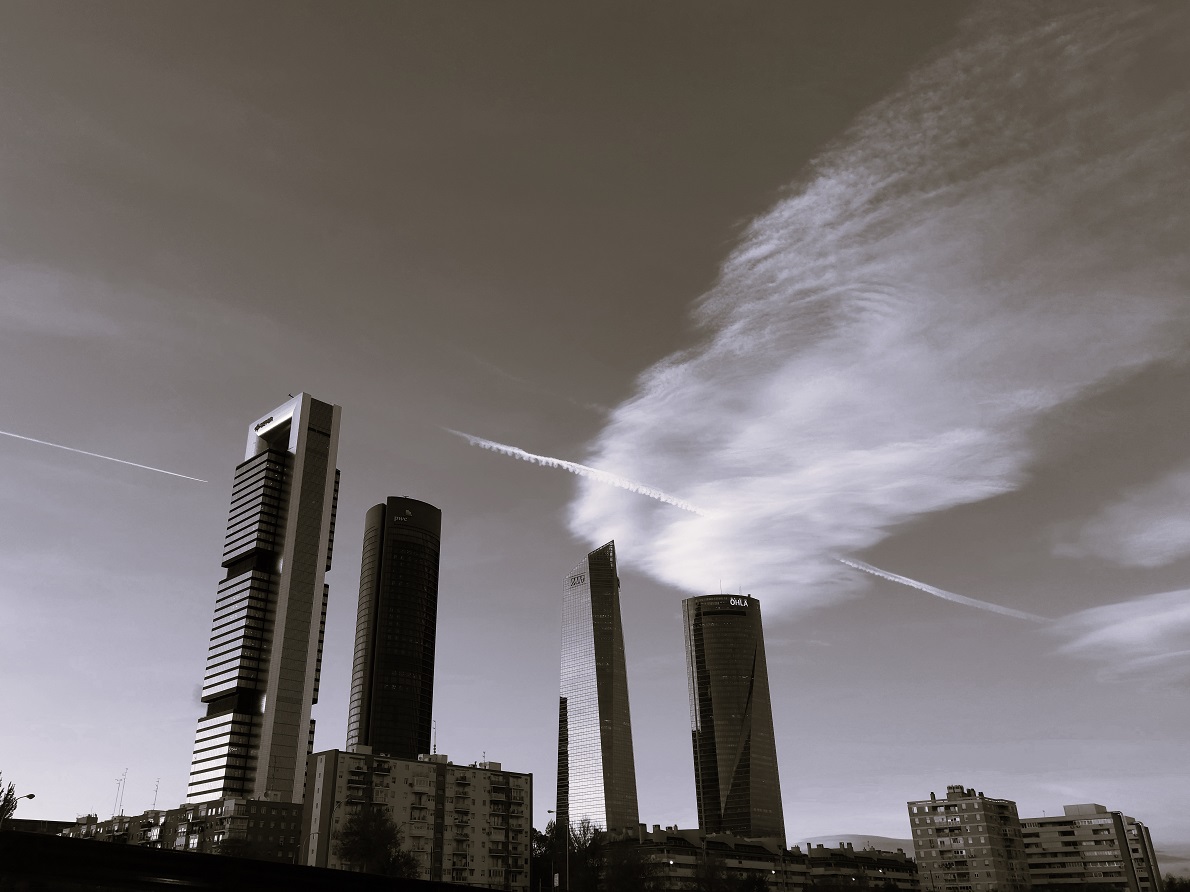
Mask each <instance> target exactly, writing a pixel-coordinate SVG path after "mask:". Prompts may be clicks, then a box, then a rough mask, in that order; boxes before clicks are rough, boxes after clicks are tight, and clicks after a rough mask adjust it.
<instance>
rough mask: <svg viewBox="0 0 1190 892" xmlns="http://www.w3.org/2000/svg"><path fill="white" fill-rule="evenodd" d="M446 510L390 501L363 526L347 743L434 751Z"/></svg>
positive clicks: (410, 753)
mask: <svg viewBox="0 0 1190 892" xmlns="http://www.w3.org/2000/svg"><path fill="white" fill-rule="evenodd" d="M441 534H442V512H441V511H440V510H439V509H438V508H435V507H434V506H433V505H430V504H427V503H426V502H420V501H418V500H417V499H409V498H405V497H404V496H402V497H399V498H398V497H392V498H389V499H388V501H387V502H385V504H383V505H376V506H375V507H373V508H372V509H371V510H370V511H368V514H367V518H366V520H365V522H364V549H363V561H362V564H361V567H360V582H359V610H358V613H357V614H356V622H355V663H354V665H353V667H352V673H351V706H350V712H349V714H348V718H347V745H348V747H349V748H350V747H352V746H354V745H357V744H362V745H365V746H370V747H371V748H372V752H374V753H384V754H386V755H389V756H398V757H401V758H406V759H415V758H417V756H418V755H420V754H421V753H428V752H430V736H431V730H432V713H433V707H434V640H435V633H436V629H437V622H438V555H439V545H440V541H441Z"/></svg>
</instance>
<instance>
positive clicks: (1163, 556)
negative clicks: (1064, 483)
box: [1054, 465, 1190, 567]
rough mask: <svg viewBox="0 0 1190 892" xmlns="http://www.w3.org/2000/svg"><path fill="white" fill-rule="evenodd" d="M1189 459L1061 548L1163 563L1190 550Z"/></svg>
mask: <svg viewBox="0 0 1190 892" xmlns="http://www.w3.org/2000/svg"><path fill="white" fill-rule="evenodd" d="M1187 505H1190V465H1186V466H1183V467H1182V468H1179V469H1177V470H1175V471H1171V472H1170V473H1168V474H1166V475H1164V476H1163V477H1161V478H1160V479H1158V480H1155V481H1153V482H1151V483H1148V484H1146V485H1144V486H1139V487H1135V488H1133V489H1130V490H1128V491H1127V492H1125V493H1124V494H1123V496H1122V497H1121V498H1120V499H1119V500H1118V501H1116V502H1114V503H1112V504H1110V505H1107V506H1106V507H1104V508H1103V509H1102V510H1100V511H1099V513H1098V514H1096V515H1095V516H1094V517H1092V518H1091V519H1090V520H1089V521H1087V522H1086V523H1085V524H1084V525H1083V527H1082V529H1081V530H1079V532H1078V534H1077V535H1076V536H1075V537H1074V538H1073V541H1069V542H1060V543H1059V544H1058V545H1056V546H1055V548H1054V551H1055V553H1056V554H1060V555H1064V556H1066V557H1086V556H1088V555H1095V556H1097V557H1101V558H1103V559H1105V560H1109V561H1113V562H1115V563H1117V564H1122V565H1123V566H1125V567H1160V566H1164V565H1165V564H1169V563H1172V562H1173V561H1176V560H1178V559H1180V558H1184V557H1186V556H1187V555H1190V514H1188V513H1187V510H1186V506H1187Z"/></svg>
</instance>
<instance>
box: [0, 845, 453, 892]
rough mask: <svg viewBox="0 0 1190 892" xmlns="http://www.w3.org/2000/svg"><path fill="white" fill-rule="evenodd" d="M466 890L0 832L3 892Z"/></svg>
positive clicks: (224, 857) (142, 848)
mask: <svg viewBox="0 0 1190 892" xmlns="http://www.w3.org/2000/svg"><path fill="white" fill-rule="evenodd" d="M469 888H473V887H469V886H459V885H456V884H454V883H433V882H428V881H425V880H395V879H388V878H386V877H378V876H368V875H365V874H359V873H348V872H346V871H342V870H324V869H323V868H319V867H299V866H297V865H293V864H274V863H270V862H268V861H251V860H249V859H247V858H230V857H227V856H224V855H203V854H199V853H196V852H174V851H169V850H166V849H149V848H144V847H143V846H130V845H121V844H119V843H111V842H99V841H96V840H91V839H67V838H66V837H61V836H45V835H43V834H38V833H21V832H19V831H12V830H5V831H3V832H0V892H83V890H86V892H123V890H165V889H168V890H170V892H197V890H205V889H219V890H245V892H247V890H252V892H274V890H276V892H282V890H285V892H290V890H292V892H307V890H309V892H313V890H321V889H328V890H329V889H334V890H336V892H356V890H358V892H380V890H386V892H452V890H455V892H457V890H459V889H469Z"/></svg>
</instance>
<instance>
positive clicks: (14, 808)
mask: <svg viewBox="0 0 1190 892" xmlns="http://www.w3.org/2000/svg"><path fill="white" fill-rule="evenodd" d="M36 798H37V794H36V793H26V794H25V795H24V796H16V797H14V798H13V800H12V811H11V812H9V816H11V815H14V814H16V811H17V803H18V802H20V801H21V800H22V799H36ZM5 820H7V818H4V819H0V830H3V829H4V821H5Z"/></svg>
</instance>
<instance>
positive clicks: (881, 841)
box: [794, 833, 913, 856]
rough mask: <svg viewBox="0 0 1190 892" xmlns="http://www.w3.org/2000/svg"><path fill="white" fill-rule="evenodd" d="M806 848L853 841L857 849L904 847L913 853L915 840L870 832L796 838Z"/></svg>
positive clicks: (829, 847)
mask: <svg viewBox="0 0 1190 892" xmlns="http://www.w3.org/2000/svg"><path fill="white" fill-rule="evenodd" d="M794 842H795V843H797V844H798V845H801V846H802V848H803V849H804V848H805V846H806V844H807V843H809V844H810V845H815V846H816V845H819V844H821V845H824V846H826V847H827V848H828V849H834V848H837V847H838V845H839V843H851V846H852V848H855V849H880V850H881V851H883V852H895V851H896V850H897V849H904V850H905V854H906V855H909V856H912V855H913V840H911V839H896V838H895V837H892V836H873V835H872V834H870V833H839V834H836V835H835V836H811V837H810V838H809V839H800V840H794Z"/></svg>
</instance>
